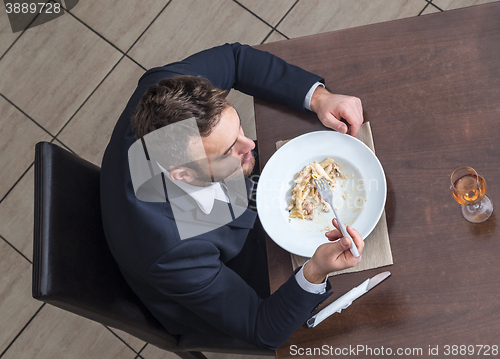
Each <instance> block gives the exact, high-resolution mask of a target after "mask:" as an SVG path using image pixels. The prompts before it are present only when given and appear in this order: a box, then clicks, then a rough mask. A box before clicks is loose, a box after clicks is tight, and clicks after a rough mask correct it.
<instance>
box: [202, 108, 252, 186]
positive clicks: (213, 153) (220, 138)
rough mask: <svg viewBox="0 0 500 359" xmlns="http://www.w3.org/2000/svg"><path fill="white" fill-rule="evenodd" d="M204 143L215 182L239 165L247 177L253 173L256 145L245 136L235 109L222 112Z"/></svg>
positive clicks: (203, 140)
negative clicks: (253, 152)
mask: <svg viewBox="0 0 500 359" xmlns="http://www.w3.org/2000/svg"><path fill="white" fill-rule="evenodd" d="M202 142H203V146H204V148H205V151H206V154H207V156H208V158H209V159H210V166H211V170H212V171H211V172H212V174H213V176H214V180H215V181H221V180H223V179H224V178H226V177H228V176H229V175H230V174H232V173H234V171H235V170H236V169H237V168H238V166H239V165H241V167H242V170H243V174H244V175H245V176H249V175H250V174H251V173H252V169H253V167H254V165H255V158H254V157H253V154H252V152H251V151H252V150H253V149H254V148H255V143H254V142H253V141H252V140H251V139H249V138H248V137H246V136H245V135H244V133H243V129H242V128H241V122H240V117H239V116H238V113H237V112H236V110H235V109H234V108H233V107H226V109H224V111H222V114H221V118H220V121H219V123H218V124H217V125H216V126H215V128H214V129H213V130H212V133H211V134H210V135H209V136H208V137H203V138H202Z"/></svg>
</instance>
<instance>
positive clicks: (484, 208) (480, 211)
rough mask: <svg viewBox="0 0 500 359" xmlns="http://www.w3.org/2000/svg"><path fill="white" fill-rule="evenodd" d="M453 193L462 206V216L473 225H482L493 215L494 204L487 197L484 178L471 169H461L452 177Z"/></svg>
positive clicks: (454, 172)
mask: <svg viewBox="0 0 500 359" xmlns="http://www.w3.org/2000/svg"><path fill="white" fill-rule="evenodd" d="M450 189H451V193H452V194H453V197H454V198H455V200H456V201H457V202H458V203H460V204H461V205H462V214H463V215H464V217H465V219H466V220H468V221H469V222H472V223H481V222H484V221H486V220H487V219H488V218H490V216H491V213H493V202H492V201H491V199H490V198H489V197H488V196H486V182H485V181H484V177H483V176H482V175H481V174H480V173H479V172H477V171H476V170H474V169H473V168H471V167H460V168H457V169H456V170H455V171H453V173H452V175H451V187H450Z"/></svg>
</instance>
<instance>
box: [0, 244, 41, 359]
mask: <svg viewBox="0 0 500 359" xmlns="http://www.w3.org/2000/svg"><path fill="white" fill-rule="evenodd" d="M0 273H2V275H1V276H0V318H1V323H2V324H1V326H0V353H2V352H3V351H4V350H5V348H7V346H8V345H9V344H10V342H11V341H12V340H14V338H15V337H16V335H17V334H18V333H19V332H20V331H21V330H22V329H23V327H24V326H25V324H26V323H27V322H28V321H29V320H30V319H31V318H32V317H33V315H34V314H35V313H36V311H37V310H38V309H39V308H40V307H41V306H42V303H41V302H38V301H36V300H35V299H33V298H32V297H31V264H30V263H29V262H28V261H27V260H26V259H24V258H23V257H22V256H21V255H19V253H17V252H16V251H15V250H14V249H13V248H12V247H11V246H9V245H8V244H7V243H5V241H4V240H3V239H1V238H0ZM17 358H22V357H21V356H18V357H17Z"/></svg>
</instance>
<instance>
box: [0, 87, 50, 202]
mask: <svg viewBox="0 0 500 359" xmlns="http://www.w3.org/2000/svg"><path fill="white" fill-rule="evenodd" d="M0 83H1V82H0ZM0 113H1V114H2V116H1V117H0V168H1V169H2V171H0V199H1V198H3V197H4V196H5V194H6V193H7V192H8V191H9V190H10V188H11V187H12V186H13V185H14V184H15V183H16V181H17V180H18V179H19V177H20V176H21V175H22V174H23V173H24V172H25V171H26V170H27V169H28V167H29V165H30V164H31V163H32V162H33V160H34V159H35V144H36V143H37V142H38V141H50V140H51V139H52V137H51V136H50V135H49V134H47V133H46V132H45V131H43V130H42V129H41V128H40V127H39V126H37V125H36V124H35V123H33V121H31V120H30V119H29V118H27V117H26V116H25V115H24V114H23V113H21V112H20V111H19V110H18V109H17V108H15V107H14V106H12V105H11V104H10V103H9V102H7V101H6V100H5V99H4V98H3V97H0Z"/></svg>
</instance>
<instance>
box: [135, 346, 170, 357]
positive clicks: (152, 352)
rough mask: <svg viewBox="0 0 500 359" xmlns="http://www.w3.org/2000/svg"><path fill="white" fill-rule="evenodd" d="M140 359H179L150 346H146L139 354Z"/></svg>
mask: <svg viewBox="0 0 500 359" xmlns="http://www.w3.org/2000/svg"><path fill="white" fill-rule="evenodd" d="M141 357H143V358H144V359H179V357H178V356H177V355H176V354H173V353H171V352H167V351H165V350H163V349H160V348H158V347H155V346H154V345H151V344H148V346H147V347H146V348H144V350H143V351H142V352H141Z"/></svg>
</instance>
